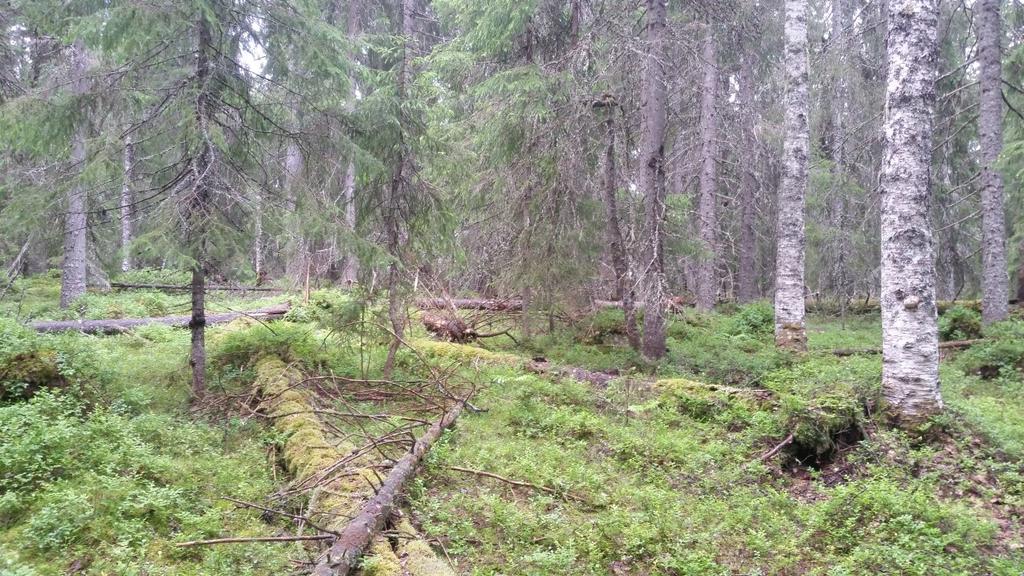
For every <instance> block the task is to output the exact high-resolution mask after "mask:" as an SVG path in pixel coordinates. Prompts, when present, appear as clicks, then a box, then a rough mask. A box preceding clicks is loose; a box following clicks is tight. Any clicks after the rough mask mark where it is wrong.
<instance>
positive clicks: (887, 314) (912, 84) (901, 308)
mask: <svg viewBox="0 0 1024 576" xmlns="http://www.w3.org/2000/svg"><path fill="white" fill-rule="evenodd" d="M937 21H938V7H937V1H936V0H890V5H889V22H888V27H889V42H888V53H889V57H888V79H887V83H886V84H887V85H886V104H885V123H884V131H883V134H884V135H885V152H884V156H883V160H882V173H881V178H880V188H881V193H882V206H881V211H882V289H881V307H882V391H883V394H884V396H885V399H886V401H887V402H888V404H889V407H890V409H891V411H892V412H893V416H894V417H895V419H897V420H898V421H899V422H900V423H902V424H905V425H908V426H913V425H915V424H917V423H920V422H921V421H923V420H925V419H927V418H928V417H929V416H930V415H932V414H934V413H936V412H938V411H940V410H941V408H942V398H941V395H940V394H939V345H938V344H939V335H938V326H937V307H936V303H935V263H934V254H933V248H932V232H931V223H930V222H929V217H928V213H929V208H930V204H931V183H930V167H931V146H932V115H933V112H934V108H935V76H936V69H937V63H938V54H937V50H936V26H937Z"/></svg>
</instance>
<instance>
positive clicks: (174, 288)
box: [110, 282, 284, 292]
mask: <svg viewBox="0 0 1024 576" xmlns="http://www.w3.org/2000/svg"><path fill="white" fill-rule="evenodd" d="M110 287H111V288H114V289H117V290H160V291H163V292H186V291H188V290H189V289H190V286H188V285H187V284H186V285H181V286H179V285H177V284H132V283H127V282H111V283H110ZM206 291H207V292H284V290H282V289H280V288H269V287H266V286H206Z"/></svg>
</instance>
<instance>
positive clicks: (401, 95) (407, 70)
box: [383, 0, 414, 379]
mask: <svg viewBox="0 0 1024 576" xmlns="http://www.w3.org/2000/svg"><path fill="white" fill-rule="evenodd" d="M413 32H414V31H413V0H402V38H403V44H404V46H403V50H402V61H401V63H400V68H399V71H398V80H397V81H398V86H397V88H398V90H397V92H398V100H399V103H401V102H404V101H405V99H406V97H407V91H408V89H409V86H410V84H411V81H412V41H413ZM400 108H401V106H400ZM399 114H400V118H399V123H400V124H401V126H402V131H403V134H402V137H401V141H400V142H399V153H398V154H399V158H398V161H397V162H396V163H395V169H394V173H393V174H392V177H391V192H390V198H388V204H387V205H386V206H384V214H385V222H384V228H385V242H386V245H387V249H388V252H389V253H390V254H391V257H392V258H394V261H392V262H391V264H390V265H389V266H388V280H387V283H388V319H389V320H390V321H391V329H392V330H393V331H394V334H393V336H392V339H391V344H390V346H388V354H387V358H385V360H384V369H383V375H384V378H385V379H388V378H390V377H391V371H392V370H393V368H394V365H395V354H396V353H397V352H398V348H399V346H400V345H401V341H402V338H403V337H404V335H405V318H406V316H407V313H406V302H405V288H404V286H403V285H402V284H403V282H402V280H401V275H400V274H401V271H400V269H399V266H400V265H401V264H402V258H401V255H402V251H403V247H402V244H403V238H402V236H403V235H402V230H401V226H402V223H401V221H402V212H401V210H402V208H401V207H402V206H403V205H404V204H405V201H404V200H405V199H404V198H403V197H404V196H405V194H406V193H407V189H408V187H409V185H410V182H409V180H410V179H411V177H412V159H411V157H410V154H411V152H410V150H409V149H408V143H407V142H406V139H405V135H404V131H405V129H406V120H405V118H404V112H400V113H399Z"/></svg>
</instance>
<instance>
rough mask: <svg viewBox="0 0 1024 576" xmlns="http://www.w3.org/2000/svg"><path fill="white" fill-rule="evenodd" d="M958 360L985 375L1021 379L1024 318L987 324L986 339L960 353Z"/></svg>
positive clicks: (1023, 359) (976, 372)
mask: <svg viewBox="0 0 1024 576" xmlns="http://www.w3.org/2000/svg"><path fill="white" fill-rule="evenodd" d="M956 363H957V365H958V366H960V367H961V369H963V370H964V371H965V372H968V373H971V374H978V375H980V376H981V377H982V378H997V377H999V378H1008V379H1011V380H1013V379H1018V378H1019V377H1020V374H1021V373H1024V320H1006V321H1003V322H998V323H996V324H993V325H991V326H987V327H986V328H985V340H984V341H982V342H979V343H977V344H975V345H974V346H971V347H970V348H968V349H967V350H965V351H963V352H961V353H960V355H959V356H958V357H957V360H956Z"/></svg>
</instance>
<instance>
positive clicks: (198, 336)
mask: <svg viewBox="0 0 1024 576" xmlns="http://www.w3.org/2000/svg"><path fill="white" fill-rule="evenodd" d="M196 28H197V36H198V47H197V49H196V73H195V82H196V87H197V90H196V125H197V127H198V129H199V136H200V143H199V150H198V151H197V152H196V154H195V156H194V158H193V160H192V166H191V170H192V175H191V178H192V190H191V193H190V197H189V198H188V200H187V203H188V206H187V216H188V220H187V226H188V239H189V243H190V245H191V248H192V251H193V259H194V260H195V264H194V265H193V267H192V290H191V291H192V318H191V320H190V322H189V330H190V331H191V332H192V346H191V353H190V357H189V364H190V366H191V367H192V398H193V400H200V399H202V398H203V396H204V395H205V394H206V341H205V333H206V302H205V292H206V258H207V254H206V243H205V241H204V240H203V239H202V238H203V235H204V234H205V230H203V226H204V225H205V220H206V214H207V212H208V211H209V206H208V204H209V198H210V191H209V186H210V184H209V180H210V178H211V174H210V172H211V170H212V169H213V161H214V158H213V149H212V147H211V146H212V144H211V143H210V134H209V128H210V121H211V119H212V118H213V104H214V102H213V95H212V93H211V90H212V89H213V88H212V87H211V86H210V85H209V83H210V80H211V76H212V74H211V70H210V52H211V48H212V44H213V37H212V34H211V32H210V24H209V22H207V21H206V18H205V16H204V15H200V16H199V18H198V19H197V22H196Z"/></svg>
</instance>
